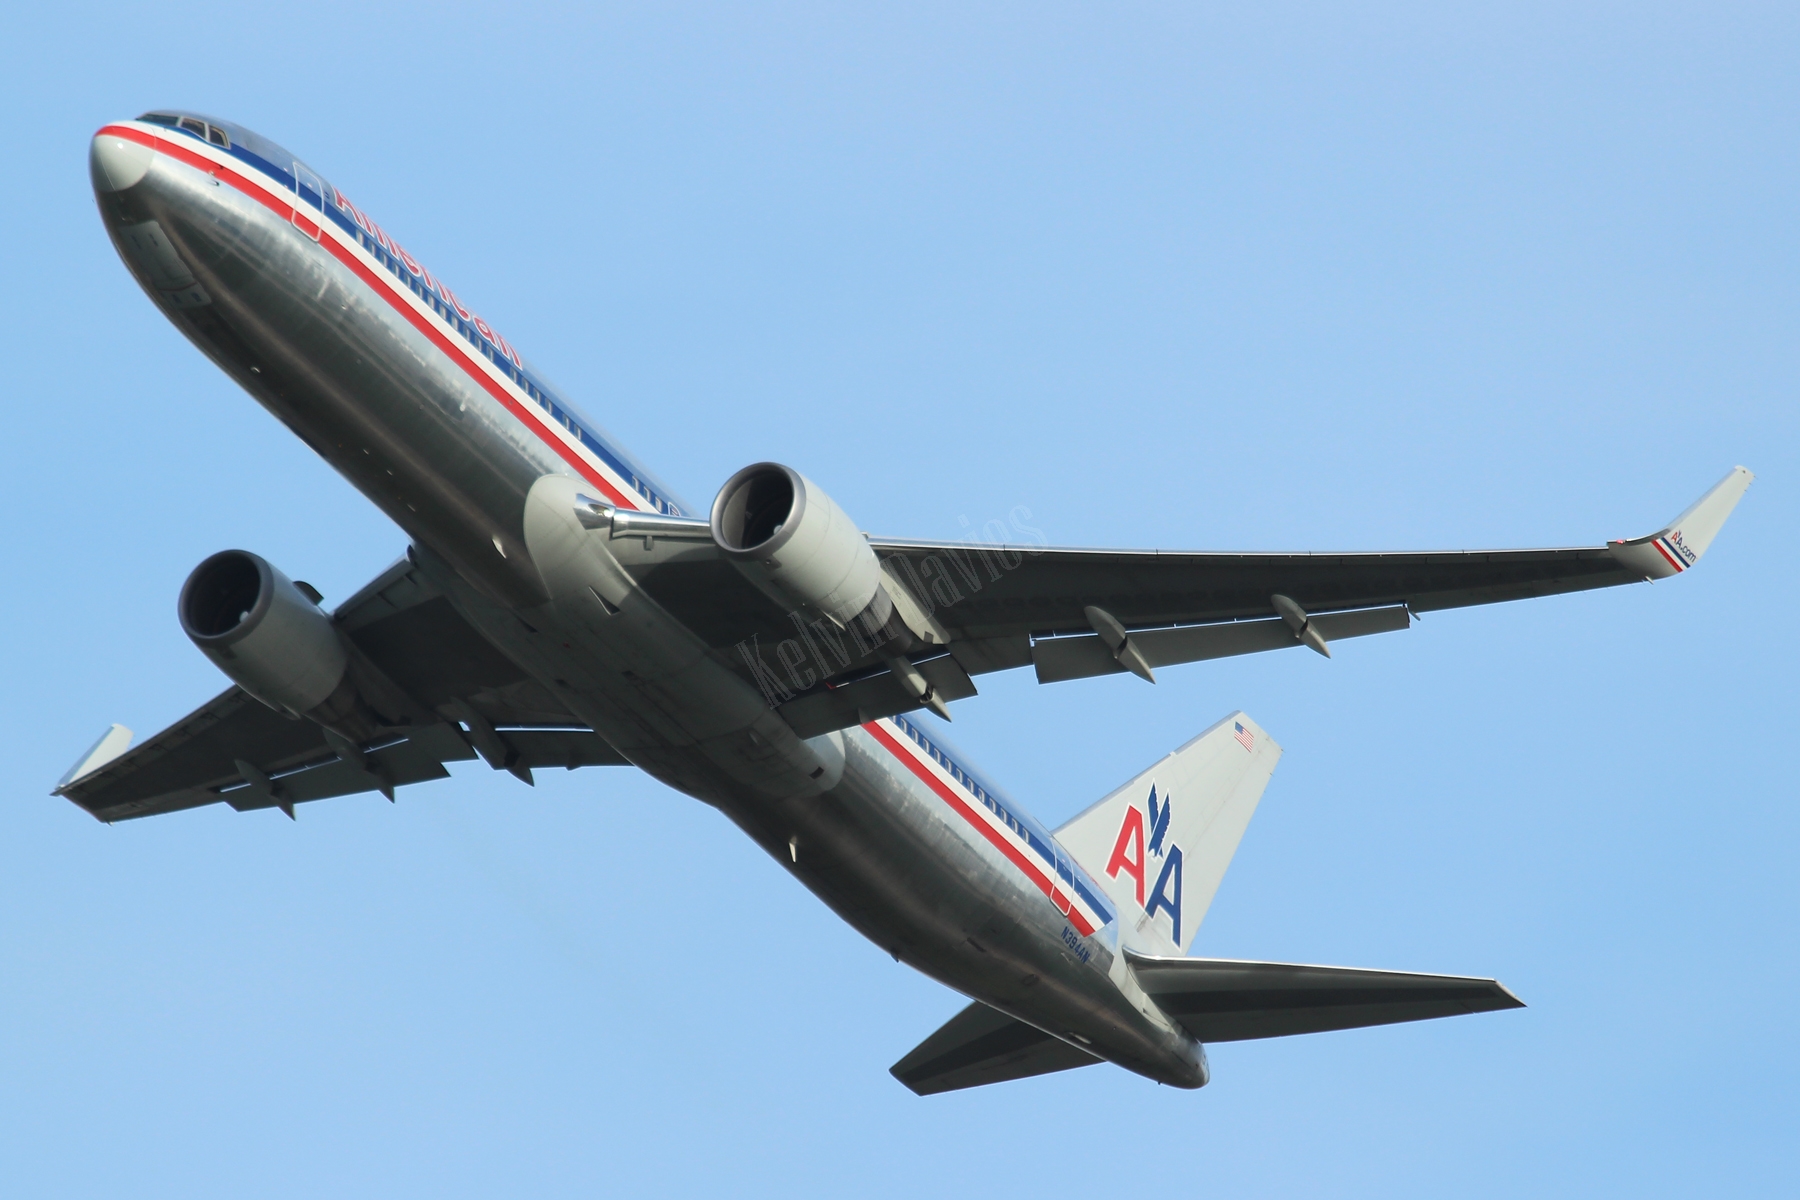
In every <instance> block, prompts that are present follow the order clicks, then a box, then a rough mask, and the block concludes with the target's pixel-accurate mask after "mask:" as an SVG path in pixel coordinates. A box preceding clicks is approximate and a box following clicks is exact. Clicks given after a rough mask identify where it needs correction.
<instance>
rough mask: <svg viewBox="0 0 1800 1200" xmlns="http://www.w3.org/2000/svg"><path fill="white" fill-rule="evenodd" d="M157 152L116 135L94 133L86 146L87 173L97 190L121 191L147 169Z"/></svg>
mask: <svg viewBox="0 0 1800 1200" xmlns="http://www.w3.org/2000/svg"><path fill="white" fill-rule="evenodd" d="M155 157H156V152H155V151H153V150H152V149H150V147H148V146H142V145H139V144H138V143H137V142H133V141H128V140H127V139H125V138H122V137H119V136H117V135H115V134H109V133H99V134H95V135H94V141H93V144H92V145H90V146H89V147H88V174H90V175H92V176H93V179H94V190H95V191H96V192H122V191H124V190H125V189H126V188H128V187H131V186H132V185H133V184H135V183H137V181H138V180H140V179H142V178H143V177H144V176H145V175H146V174H148V173H149V171H150V160H151V159H153V158H155Z"/></svg>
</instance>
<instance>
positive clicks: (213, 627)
mask: <svg viewBox="0 0 1800 1200" xmlns="http://www.w3.org/2000/svg"><path fill="white" fill-rule="evenodd" d="M177 608H178V611H179V613H180V616H181V628H182V631H183V632H184V633H186V634H187V635H188V637H189V638H190V639H192V641H193V643H194V645H196V646H198V647H200V652H201V653H202V654H204V655H206V657H208V658H210V659H212V661H213V664H214V665H215V666H217V667H218V668H219V670H221V671H223V672H225V674H226V675H227V676H229V677H230V678H231V681H232V682H233V683H235V684H237V685H238V686H239V687H241V688H243V689H244V690H245V691H246V692H249V693H250V694H251V695H252V696H255V697H256V698H257V699H258V700H260V701H262V702H263V703H264V704H266V705H268V706H269V707H270V708H273V709H275V710H277V711H285V712H288V713H292V714H293V715H294V716H303V717H309V718H311V719H312V720H315V721H317V722H318V723H319V724H321V725H326V726H336V725H340V724H343V723H344V722H345V721H346V720H348V719H350V718H352V717H353V716H354V715H357V714H358V713H359V710H360V709H361V708H362V705H361V704H360V702H359V700H358V698H357V691H356V687H355V685H354V684H353V683H352V682H351V680H350V670H349V667H350V660H349V652H348V651H347V650H346V649H345V647H344V643H343V640H342V639H341V638H340V637H339V635H338V631H337V630H336V629H335V628H334V627H333V626H332V623H331V618H330V617H328V616H326V615H325V614H324V613H323V612H321V611H320V609H319V606H318V604H317V603H316V602H315V601H314V599H313V598H312V597H310V596H308V595H307V594H306V593H304V592H302V591H301V590H300V589H299V588H298V587H296V586H295V585H294V582H293V581H292V580H291V579H289V578H288V577H287V576H286V575H283V574H282V573H281V572H280V571H278V570H276V569H275V568H274V567H272V566H270V565H269V563H268V561H267V560H265V559H263V558H260V557H258V556H257V555H255V554H251V553H250V552H248V551H246V550H222V551H220V552H219V553H218V554H215V555H213V556H212V557H211V558H209V559H207V560H206V561H205V562H202V563H201V564H200V565H199V566H197V567H195V568H194V573H193V574H191V575H189V576H188V578H187V582H186V583H185V584H183V585H182V587H181V600H180V602H179V604H178V606H177Z"/></svg>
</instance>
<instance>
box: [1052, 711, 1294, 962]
mask: <svg viewBox="0 0 1800 1200" xmlns="http://www.w3.org/2000/svg"><path fill="white" fill-rule="evenodd" d="M1280 758H1281V747H1280V746H1278V745H1277V744H1276V743H1275V740H1274V739H1273V738H1271V737H1269V735H1268V734H1266V733H1264V732H1263V730H1262V728H1261V726H1259V725H1257V724H1256V722H1254V721H1252V720H1251V719H1250V718H1249V717H1247V716H1245V715H1244V714H1243V713H1241V712H1239V713H1233V714H1232V715H1231V716H1229V717H1226V718H1225V719H1224V720H1223V721H1220V722H1219V723H1218V724H1217V725H1214V726H1213V727H1212V728H1211V729H1208V730H1207V731H1206V732H1205V733H1203V734H1201V735H1200V736H1199V737H1197V738H1195V739H1194V740H1193V741H1191V742H1188V743H1187V744H1186V745H1185V746H1182V747H1181V748H1180V749H1178V750H1176V751H1174V752H1173V753H1171V754H1169V755H1168V756H1167V757H1165V758H1163V760H1162V761H1161V762H1158V763H1157V764H1156V765H1154V766H1152V767H1151V768H1150V769H1149V770H1147V771H1145V772H1143V773H1142V774H1140V775H1139V776H1138V777H1137V778H1136V779H1133V780H1132V781H1131V782H1130V783H1128V784H1126V785H1125V786H1124V787H1122V788H1119V789H1118V790H1116V791H1114V792H1113V793H1112V794H1111V795H1109V796H1107V797H1106V799H1104V800H1102V801H1100V802H1099V803H1098V804H1096V805H1094V806H1093V807H1092V808H1090V809H1088V810H1087V811H1086V812H1084V813H1082V814H1081V815H1080V816H1078V817H1076V818H1075V819H1074V820H1072V821H1070V822H1069V823H1068V824H1066V825H1064V826H1063V827H1062V828H1061V829H1058V830H1057V831H1056V839H1057V841H1059V842H1061V843H1062V846H1063V848H1064V849H1065V850H1067V851H1068V852H1069V854H1070V855H1071V856H1072V857H1073V858H1074V859H1075V861H1077V862H1079V863H1080V864H1081V865H1082V866H1083V867H1085V868H1087V871H1088V874H1090V875H1092V876H1093V877H1094V878H1095V879H1096V880H1098V881H1099V883H1100V885H1101V886H1102V887H1104V888H1105V889H1106V891H1107V894H1108V895H1109V896H1110V897H1111V898H1112V899H1113V901H1114V903H1116V904H1117V905H1118V906H1119V932H1120V936H1121V937H1122V938H1123V939H1124V942H1125V944H1126V945H1127V946H1131V947H1133V948H1136V949H1145V950H1148V949H1149V948H1150V947H1152V946H1160V947H1162V952H1164V953H1166V952H1167V951H1168V948H1169V947H1170V946H1171V945H1172V946H1174V947H1175V948H1178V949H1179V951H1180V952H1181V953H1183V954H1185V953H1187V948H1188V946H1189V945H1190V944H1191V943H1192V942H1193V940H1194V931H1195V930H1197V929H1198V928H1199V927H1200V922H1201V920H1202V919H1203V918H1204V917H1205V916H1206V910H1207V909H1208V908H1209V907H1210V906H1211V905H1212V898H1213V893H1215V892H1217V891H1218V890H1219V881H1220V880H1222V879H1224V878H1225V868H1226V867H1228V866H1230V865H1231V856H1232V855H1233V854H1235V853H1237V847H1238V840H1239V839H1240V838H1242V837H1243V836H1244V828H1245V826H1247V825H1249V824H1250V815H1251V814H1252V813H1254V812H1255V811H1256V802H1257V801H1258V800H1260V799H1262V794H1263V788H1265V787H1267V786H1268V783H1269V776H1270V775H1271V774H1272V773H1273V772H1274V770H1275V764H1276V762H1277V761H1279V760H1280Z"/></svg>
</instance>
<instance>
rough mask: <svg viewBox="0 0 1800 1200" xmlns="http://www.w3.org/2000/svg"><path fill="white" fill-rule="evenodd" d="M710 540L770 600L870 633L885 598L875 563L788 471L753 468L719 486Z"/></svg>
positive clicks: (889, 604)
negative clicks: (857, 625) (860, 627)
mask: <svg viewBox="0 0 1800 1200" xmlns="http://www.w3.org/2000/svg"><path fill="white" fill-rule="evenodd" d="M711 524H712V535H713V540H714V541H715V542H717V543H718V545H719V548H720V550H722V551H723V552H724V553H725V555H726V557H727V558H729V559H731V560H732V561H733V562H734V563H735V564H736V565H737V569H738V570H739V571H741V572H743V574H744V576H745V578H747V579H749V580H750V582H751V583H753V584H755V585H756V586H757V587H758V588H759V589H761V590H762V591H763V592H764V593H766V594H767V595H769V596H770V597H772V598H773V599H774V600H776V601H777V602H779V603H781V604H783V605H785V606H787V607H788V608H792V609H800V610H804V611H806V612H808V613H812V614H816V615H819V616H823V617H825V618H827V619H829V620H830V621H832V622H833V623H834V624H836V625H838V626H840V627H847V626H848V625H849V624H850V622H851V621H856V622H857V623H859V624H860V625H862V627H863V628H864V629H865V630H868V631H869V632H871V633H873V632H874V631H876V630H879V629H881V628H882V627H884V626H886V625H888V618H889V617H890V616H892V615H893V611H894V606H893V601H892V600H891V599H890V598H889V596H888V593H887V592H886V591H885V590H884V589H883V587H882V582H881V564H880V563H879V562H878V561H876V558H875V552H874V551H873V550H871V549H870V548H869V543H868V541H867V540H866V539H865V538H864V537H863V535H862V534H861V533H860V532H858V531H857V528H856V525H855V523H854V522H853V521H851V520H850V517H849V515H848V514H847V513H845V512H844V510H843V509H841V508H839V507H838V506H837V502H836V501H834V500H832V498H831V497H830V496H827V495H826V494H825V493H824V492H823V491H821V490H820V488H819V485H818V484H816V483H814V482H813V481H812V480H810V479H808V478H806V476H804V475H802V474H800V472H798V471H796V470H794V469H793V468H792V467H784V466H782V465H781V464H780V463H755V464H753V465H751V466H748V467H745V468H744V469H743V470H741V471H739V472H738V473H737V474H735V475H733V476H732V477H731V478H730V479H727V480H726V481H725V486H724V487H722V488H720V489H719V495H718V497H717V498H716V499H715V500H714V501H713V506H712V521H711Z"/></svg>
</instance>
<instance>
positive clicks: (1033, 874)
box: [863, 721, 1094, 937]
mask: <svg viewBox="0 0 1800 1200" xmlns="http://www.w3.org/2000/svg"><path fill="white" fill-rule="evenodd" d="M863 729H864V730H865V731H866V732H867V733H868V734H869V736H871V737H873V738H874V739H875V740H876V741H877V742H880V743H881V745H882V746H883V747H884V748H886V750H887V751H888V753H890V754H892V755H893V756H894V757H895V758H897V759H899V760H900V761H901V762H903V763H905V764H906V766H907V768H908V769H909V770H911V771H912V773H913V774H914V775H916V776H918V777H919V778H920V779H921V780H923V781H924V783H925V786H926V787H929V788H930V789H931V790H932V791H933V792H936V793H937V795H938V796H939V798H941V799H942V800H943V801H944V803H946V804H948V805H949V806H950V807H951V808H952V809H954V810H955V811H956V813H957V815H958V816H960V817H962V819H963V820H965V821H967V822H968V823H969V824H971V825H973V826H974V827H975V828H976V829H978V830H980V831H981V834H982V836H983V837H985V838H987V840H988V841H989V842H991V843H992V844H993V845H994V846H995V848H996V849H998V850H999V851H1000V852H1001V853H1002V854H1004V855H1006V857H1007V858H1008V859H1010V860H1012V863H1013V865H1014V866H1016V867H1018V868H1019V870H1021V871H1023V872H1025V878H1027V879H1029V880H1031V882H1032V883H1034V884H1036V885H1037V889H1038V890H1039V891H1040V892H1042V893H1044V895H1046V896H1048V897H1050V902H1051V903H1052V904H1055V905H1056V909H1057V911H1058V912H1061V911H1062V908H1063V904H1064V903H1067V904H1068V906H1069V911H1068V914H1067V915H1068V919H1069V924H1071V925H1073V926H1074V927H1075V928H1076V929H1077V930H1079V931H1080V933H1081V936H1082V937H1087V936H1088V935H1089V934H1091V933H1093V932H1094V927H1093V926H1092V925H1089V924H1088V921H1087V918H1086V917H1084V916H1082V914H1081V909H1080V907H1079V906H1077V905H1076V904H1075V902H1074V901H1073V900H1072V899H1071V898H1070V897H1068V896H1065V895H1063V894H1062V889H1061V888H1058V887H1057V886H1056V885H1055V884H1054V883H1053V882H1052V881H1051V879H1050V877H1049V876H1048V875H1046V874H1044V872H1043V869H1042V868H1040V867H1039V866H1038V865H1037V864H1036V863H1034V862H1032V861H1031V860H1030V859H1029V858H1027V857H1025V853H1024V852H1023V851H1022V850H1020V849H1019V848H1018V847H1017V846H1015V845H1013V844H1012V843H1011V842H1010V841H1008V840H1007V839H1006V838H1005V837H1004V836H1003V835H1002V834H1001V833H1000V831H999V830H998V829H995V828H994V827H993V826H992V825H990V824H988V822H986V821H984V820H982V818H981V815H980V814H979V813H977V812H976V811H975V809H974V808H973V807H971V806H970V804H969V803H968V802H967V801H966V800H964V799H963V798H962V797H961V796H958V795H957V794H956V792H955V790H954V789H953V788H951V787H950V785H949V784H947V783H945V782H944V781H943V780H941V779H939V778H938V777H937V775H936V774H935V773H934V772H933V771H932V770H931V768H930V767H928V766H926V765H925V764H924V763H922V762H920V761H919V758H918V756H917V755H915V754H913V753H911V752H910V751H909V750H907V748H906V747H905V746H902V745H901V744H900V742H899V740H898V739H896V738H895V737H894V735H893V734H891V733H889V732H888V731H887V730H885V729H883V728H882V727H881V723H880V722H879V721H870V722H869V723H868V724H867V725H864V726H863ZM1059 897H1060V900H1059Z"/></svg>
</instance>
